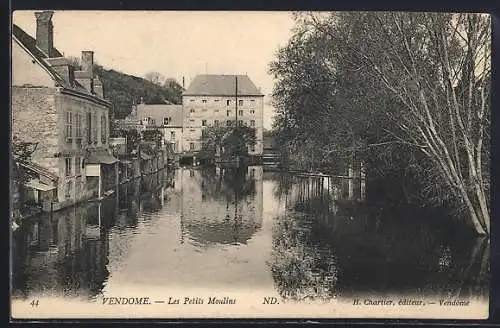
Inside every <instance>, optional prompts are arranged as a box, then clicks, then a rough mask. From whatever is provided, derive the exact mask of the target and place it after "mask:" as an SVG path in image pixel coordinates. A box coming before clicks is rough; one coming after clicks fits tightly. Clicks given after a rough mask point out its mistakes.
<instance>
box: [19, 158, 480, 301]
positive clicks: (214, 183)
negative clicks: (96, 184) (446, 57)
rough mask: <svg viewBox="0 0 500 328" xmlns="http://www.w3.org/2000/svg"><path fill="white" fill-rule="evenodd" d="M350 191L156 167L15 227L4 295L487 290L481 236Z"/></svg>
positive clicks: (284, 177) (259, 172)
mask: <svg viewBox="0 0 500 328" xmlns="http://www.w3.org/2000/svg"><path fill="white" fill-rule="evenodd" d="M345 188H346V187H345V181H333V180H327V181H325V180H324V179H323V180H321V179H316V180H315V179H311V178H300V177H296V176H293V175H290V174H283V173H273V172H265V171H264V170H263V168H262V167H250V168H248V169H245V170H244V171H241V170H219V169H215V168H213V169H201V168H199V169H192V168H180V169H177V170H176V171H174V172H170V173H169V174H167V173H166V172H164V171H161V172H159V173H158V174H155V175H152V176H149V177H147V178H146V179H143V180H136V181H133V182H130V183H127V184H125V185H122V186H120V187H119V190H118V192H117V193H115V195H114V196H112V197H111V198H109V199H108V200H106V201H104V202H102V203H86V204H84V205H80V206H77V207H74V208H71V209H67V210H63V211H60V212H56V213H53V214H52V215H50V214H43V215H40V216H38V217H34V218H31V219H30V220H29V221H27V222H25V223H24V224H23V225H22V226H21V228H20V229H19V230H17V231H16V232H14V236H13V247H12V251H13V252H12V261H13V262H12V266H13V275H12V295H13V297H14V298H16V299H26V298H33V297H45V298H47V297H61V296H63V297H74V298H79V299H88V300H93V299H95V298H96V297H100V296H103V295H104V296H106V295H107V296H110V295H111V296H113V295H117V294H120V293H121V292H123V291H125V290H141V289H143V290H148V289H156V290H158V291H163V290H164V291H168V290H169V289H174V288H175V289H182V288H186V289H187V288H190V289H196V288H198V287H199V288H205V289H214V290H224V289H227V288H228V287H229V286H230V287H231V288H235V289H238V288H241V289H245V290H248V289H255V290H262V291H264V292H267V291H268V292H269V295H279V296H280V297H281V299H282V300H283V301H302V300H304V301H311V300H328V299H333V298H339V299H349V298H350V299H351V300H352V298H353V297H358V296H365V295H394V294H400V295H410V296H417V297H446V298H457V297H460V298H468V297H478V296H479V297H488V288H489V278H488V277H489V275H488V268H489V244H488V242H487V241H485V240H483V239H477V238H476V237H473V236H469V235H468V234H465V233H455V232H454V233H452V234H451V233H449V232H450V231H449V230H447V229H443V228H442V226H439V225H436V224H434V222H433V221H434V220H433V219H432V217H429V214H428V213H424V212H421V211H419V210H416V209H414V208H412V209H410V208H409V207H406V208H405V207H401V206H399V207H395V206H392V207H390V208H388V209H386V208H384V206H383V205H380V206H378V207H377V208H378V210H377V212H376V213H375V212H373V211H372V210H368V209H367V208H365V206H364V205H363V204H358V203H355V202H353V201H352V200H349V197H348V196H347V193H346V190H345ZM264 296H265V295H264Z"/></svg>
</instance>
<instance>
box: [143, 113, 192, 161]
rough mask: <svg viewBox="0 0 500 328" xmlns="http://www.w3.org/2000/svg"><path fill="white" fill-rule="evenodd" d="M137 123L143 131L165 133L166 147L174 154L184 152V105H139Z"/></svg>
mask: <svg viewBox="0 0 500 328" xmlns="http://www.w3.org/2000/svg"><path fill="white" fill-rule="evenodd" d="M135 119H136V120H137V122H139V125H140V127H141V128H142V129H148V128H154V129H159V130H161V131H162V133H163V140H164V143H165V145H166V146H167V147H168V146H170V149H172V150H173V151H174V153H182V152H183V130H184V129H183V122H184V114H183V109H182V105H162V104H160V105H146V104H139V105H137V115H136V118H135Z"/></svg>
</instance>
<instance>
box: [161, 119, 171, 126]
mask: <svg viewBox="0 0 500 328" xmlns="http://www.w3.org/2000/svg"><path fill="white" fill-rule="evenodd" d="M171 119H172V118H171V117H164V118H163V125H168V123H170V120H171Z"/></svg>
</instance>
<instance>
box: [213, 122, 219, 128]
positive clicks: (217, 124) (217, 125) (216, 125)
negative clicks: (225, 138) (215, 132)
mask: <svg viewBox="0 0 500 328" xmlns="http://www.w3.org/2000/svg"><path fill="white" fill-rule="evenodd" d="M214 126H215V127H216V128H217V127H219V120H215V121H214Z"/></svg>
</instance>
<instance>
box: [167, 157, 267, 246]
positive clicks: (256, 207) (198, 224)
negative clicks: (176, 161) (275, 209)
mask: <svg viewBox="0 0 500 328" xmlns="http://www.w3.org/2000/svg"><path fill="white" fill-rule="evenodd" d="M243 170H244V171H242V169H236V168H226V169H222V168H215V167H214V168H202V169H196V170H195V169H187V170H179V171H178V172H177V177H176V181H178V182H180V189H177V190H176V191H177V197H178V198H179V199H180V201H181V203H180V205H179V208H178V211H179V212H180V215H181V229H182V231H181V235H182V238H183V240H184V238H188V240H189V241H190V242H191V243H194V244H197V245H205V246H208V245H213V244H245V243H246V242H247V241H248V240H249V239H250V238H251V237H252V236H253V235H254V234H255V232H256V231H257V230H258V229H260V227H261V225H262V169H260V170H258V171H257V173H256V168H244V169H243ZM174 190H175V187H174ZM167 191H168V190H167Z"/></svg>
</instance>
